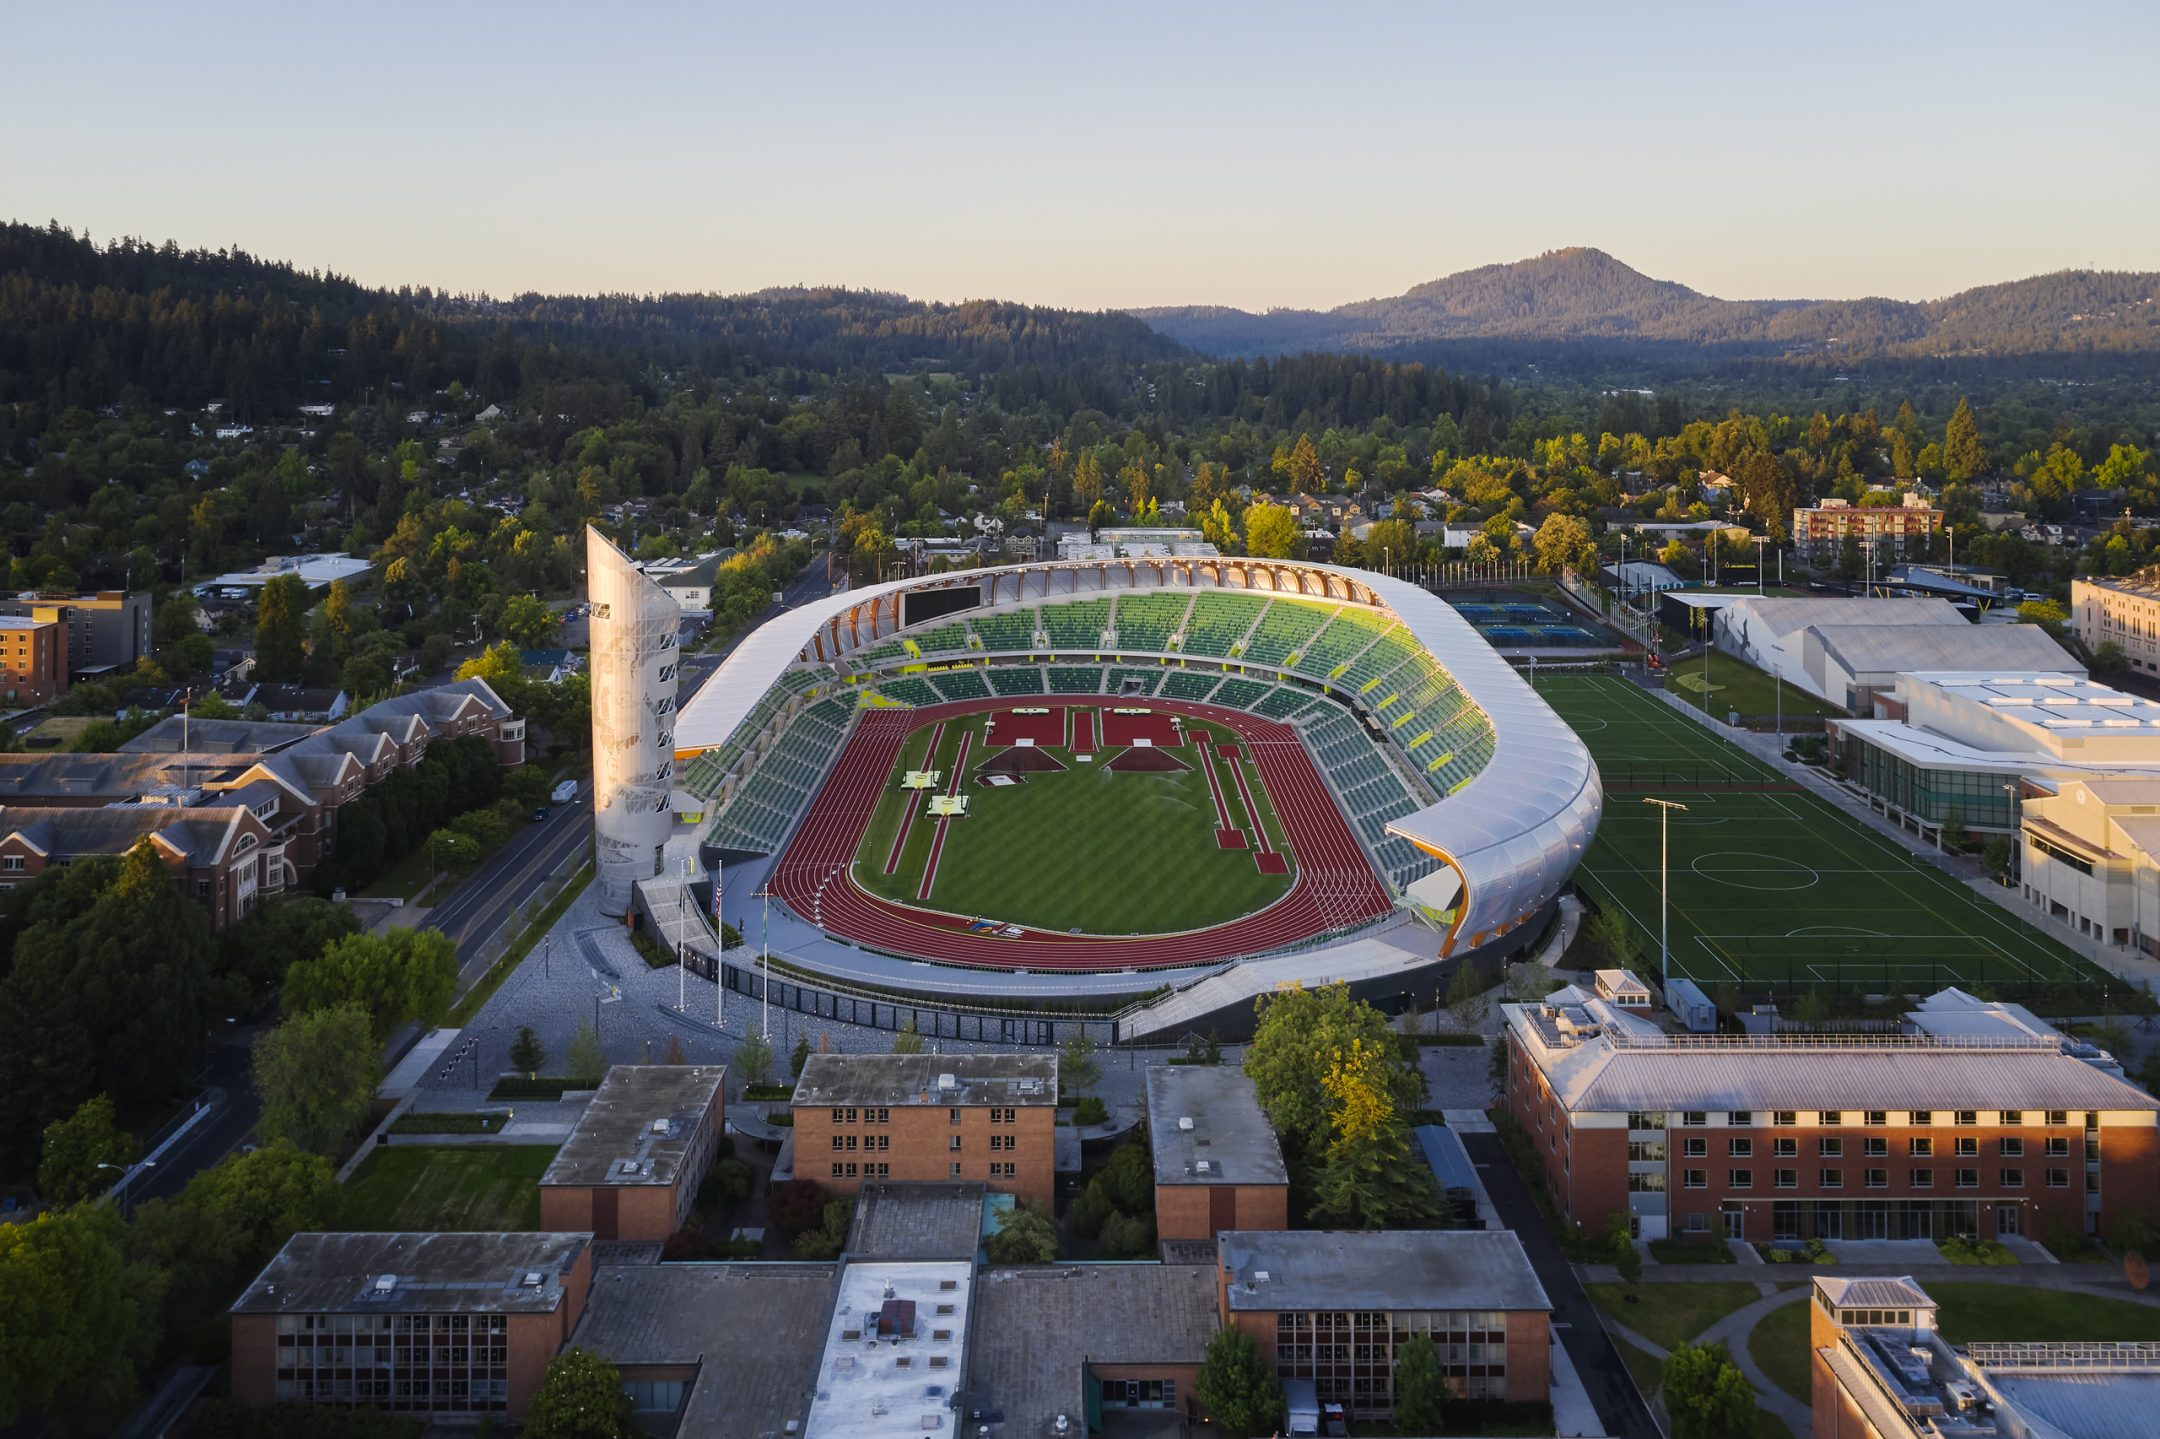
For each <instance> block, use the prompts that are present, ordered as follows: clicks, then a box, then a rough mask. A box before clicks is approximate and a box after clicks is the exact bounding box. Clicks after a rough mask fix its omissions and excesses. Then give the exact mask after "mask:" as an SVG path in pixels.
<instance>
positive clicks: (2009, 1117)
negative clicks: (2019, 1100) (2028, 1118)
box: [2002, 1109, 2025, 1124]
mask: <svg viewBox="0 0 2160 1439" xmlns="http://www.w3.org/2000/svg"><path fill="white" fill-rule="evenodd" d="M2002 1122H2003V1123H2005V1124H2023V1123H2024V1122H2025V1111H2024V1110H2022V1109H2006V1110H2004V1111H2003V1112H2002Z"/></svg>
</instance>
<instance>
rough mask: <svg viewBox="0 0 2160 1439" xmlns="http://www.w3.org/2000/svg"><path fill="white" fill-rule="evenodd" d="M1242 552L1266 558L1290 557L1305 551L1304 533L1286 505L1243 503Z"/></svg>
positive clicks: (1280, 558) (1284, 558)
mask: <svg viewBox="0 0 2160 1439" xmlns="http://www.w3.org/2000/svg"><path fill="white" fill-rule="evenodd" d="M1245 552H1246V553H1247V554H1249V555H1252V556H1254V557H1255V558H1258V559H1269V560H1287V559H1293V558H1295V557H1297V556H1299V555H1301V554H1303V553H1304V552H1305V537H1304V535H1303V534H1301V533H1299V531H1298V522H1297V516H1296V515H1295V514H1293V513H1292V512H1291V510H1290V507H1289V506H1288V505H1271V504H1267V503H1265V502H1263V503H1260V504H1257V505H1247V506H1246V507H1245Z"/></svg>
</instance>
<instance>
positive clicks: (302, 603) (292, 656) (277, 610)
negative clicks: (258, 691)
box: [255, 575, 308, 684]
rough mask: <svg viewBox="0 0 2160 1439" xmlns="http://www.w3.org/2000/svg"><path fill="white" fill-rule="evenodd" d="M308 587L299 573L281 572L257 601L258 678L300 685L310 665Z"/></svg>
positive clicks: (256, 657)
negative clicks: (308, 653)
mask: <svg viewBox="0 0 2160 1439" xmlns="http://www.w3.org/2000/svg"><path fill="white" fill-rule="evenodd" d="M307 608H308V590H307V585H306V583H305V582H303V581H302V580H301V578H300V577H299V576H298V575H278V576H276V577H275V578H273V579H272V580H271V581H270V582H269V583H268V584H266V585H264V586H263V587H262V593H261V594H260V595H258V596H257V597H256V600H255V678H256V679H258V680H262V681H265V682H267V683H271V684H297V683H298V682H299V680H300V678H301V674H302V671H303V670H304V669H305V668H306V665H307Z"/></svg>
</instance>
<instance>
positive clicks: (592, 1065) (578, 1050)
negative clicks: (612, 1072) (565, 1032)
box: [567, 1019, 608, 1089]
mask: <svg viewBox="0 0 2160 1439" xmlns="http://www.w3.org/2000/svg"><path fill="white" fill-rule="evenodd" d="M567 1067H568V1068H569V1071H570V1082H571V1083H572V1084H574V1085H576V1086H577V1087H578V1088H580V1089H591V1088H593V1087H595V1086H596V1085H598V1084H599V1083H600V1081H601V1080H603V1079H605V1078H607V1070H608V1063H607V1051H606V1050H604V1049H602V1048H601V1047H600V1031H599V1030H597V1029H595V1028H593V1025H592V1021H591V1020H589V1019H581V1020H579V1021H578V1027H577V1036H576V1038H574V1039H572V1040H571V1041H570V1060H569V1064H568V1066H567Z"/></svg>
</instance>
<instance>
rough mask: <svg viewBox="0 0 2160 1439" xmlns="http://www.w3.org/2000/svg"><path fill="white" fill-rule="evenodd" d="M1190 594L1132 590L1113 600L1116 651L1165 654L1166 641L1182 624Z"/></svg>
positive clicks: (1191, 597) (1188, 605) (1184, 592)
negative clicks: (1114, 604) (1114, 601)
mask: <svg viewBox="0 0 2160 1439" xmlns="http://www.w3.org/2000/svg"><path fill="white" fill-rule="evenodd" d="M1192 601H1193V595H1192V592H1191V591H1190V590H1135V591H1132V592H1130V593H1127V594H1122V595H1119V596H1118V598H1117V614H1116V616H1115V617H1114V621H1113V622H1114V624H1115V627H1116V629H1117V647H1118V648H1119V649H1121V650H1140V651H1145V652H1147V653H1151V654H1152V653H1167V652H1168V651H1169V649H1170V639H1171V637H1172V636H1173V635H1175V634H1176V633H1177V632H1178V631H1179V629H1181V628H1183V626H1184V624H1185V611H1186V609H1187V608H1188V607H1190V606H1191V604H1192Z"/></svg>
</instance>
